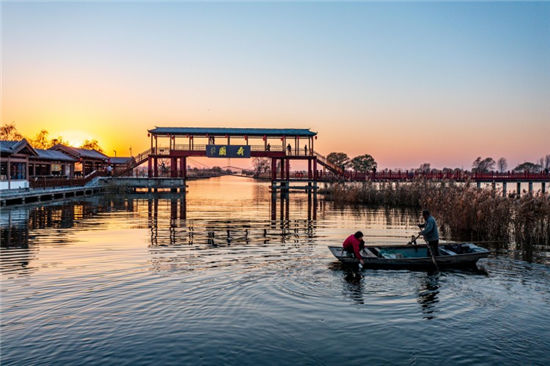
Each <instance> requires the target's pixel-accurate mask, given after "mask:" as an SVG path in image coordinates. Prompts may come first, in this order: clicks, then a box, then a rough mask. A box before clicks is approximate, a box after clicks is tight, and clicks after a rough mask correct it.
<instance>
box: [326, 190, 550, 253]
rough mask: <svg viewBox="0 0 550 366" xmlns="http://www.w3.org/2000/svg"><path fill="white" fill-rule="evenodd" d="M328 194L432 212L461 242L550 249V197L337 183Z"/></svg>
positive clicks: (340, 200)
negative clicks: (545, 246)
mask: <svg viewBox="0 0 550 366" xmlns="http://www.w3.org/2000/svg"><path fill="white" fill-rule="evenodd" d="M323 193H325V194H326V197H327V199H329V200H333V201H335V202H338V203H351V204H367V205H383V206H408V207H423V208H427V209H429V210H430V211H431V212H432V213H433V215H434V217H435V218H436V219H437V220H438V221H439V224H440V226H441V228H442V230H443V231H444V232H449V233H450V234H451V235H452V237H455V238H457V239H463V240H488V241H503V242H509V241H512V240H513V241H515V242H516V243H518V244H525V245H531V244H550V196H549V195H548V194H542V193H537V194H533V195H531V194H529V195H524V196H523V197H517V196H508V197H503V196H502V192H501V191H498V190H493V189H478V188H474V187H472V186H470V185H469V184H462V185H457V184H452V183H451V182H448V183H447V184H445V185H442V184H438V183H433V182H428V181H423V180H420V181H415V182H412V183H407V184H400V185H395V184H391V183H380V184H373V183H364V184H362V185H347V184H336V185H333V186H331V187H330V188H329V189H327V190H325V191H324V192H323Z"/></svg>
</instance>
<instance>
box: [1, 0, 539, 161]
mask: <svg viewBox="0 0 550 366" xmlns="http://www.w3.org/2000/svg"><path fill="white" fill-rule="evenodd" d="M0 6H1V11H2V36H1V37H2V51H1V52H2V53H1V55H2V56H1V58H2V106H1V119H2V122H3V123H6V122H15V124H16V126H17V128H18V129H19V130H20V131H21V132H22V133H23V134H25V135H27V136H33V135H35V134H36V133H37V132H38V131H39V130H40V129H43V128H45V129H47V130H49V132H50V134H51V135H52V136H58V135H62V136H63V137H65V138H66V139H68V140H69V141H71V142H72V143H74V144H79V143H81V142H82V141H83V140H84V139H88V138H95V139H97V140H99V142H100V144H101V145H102V146H103V148H104V150H105V151H106V152H107V153H108V154H109V155H112V154H113V149H116V150H117V155H119V156H121V155H127V154H128V151H129V147H130V146H131V147H132V150H133V152H134V153H139V152H140V151H142V150H144V149H146V148H147V147H148V143H149V140H148V139H147V129H148V128H152V127H154V126H155V125H156V126H211V127H293V128H311V129H313V130H315V131H317V132H318V133H319V138H318V140H317V142H316V148H317V150H318V151H319V152H321V153H324V154H327V153H329V152H331V151H344V152H347V153H348V155H350V156H354V155H358V154H363V153H370V154H372V155H373V156H374V157H375V159H376V160H377V161H378V162H379V164H380V166H381V167H382V168H385V167H388V168H410V167H417V166H418V165H420V164H421V163H423V162H431V163H432V165H434V166H435V167H444V166H451V167H464V168H470V167H471V162H472V161H473V160H474V159H475V158H476V157H477V156H478V155H481V156H492V157H494V158H495V159H497V158H499V157H501V156H504V157H506V158H508V161H509V163H510V165H515V164H517V163H520V162H523V161H526V160H530V161H534V160H536V159H538V158H540V157H541V156H543V155H545V154H550V102H549V101H550V3H542V2H541V3H509V2H491V3H485V2H483V3H477V2H465V3H445V2H443V3H434V2H424V3H410V2H396V3H378V2H365V3H358V2H351V3H316V4H314V3H308V2H306V3H287V2H275V3H249V2H246V3H226V2H222V3H204V2H195V3H187V2H164V3H153V2H117V3H106V2H101V1H99V2H88V3H86V2H2V3H1V5H0Z"/></svg>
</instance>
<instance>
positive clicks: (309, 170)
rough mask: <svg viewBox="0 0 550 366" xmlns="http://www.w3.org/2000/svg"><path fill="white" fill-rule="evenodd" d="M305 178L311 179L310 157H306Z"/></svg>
mask: <svg viewBox="0 0 550 366" xmlns="http://www.w3.org/2000/svg"><path fill="white" fill-rule="evenodd" d="M307 180H309V181H311V159H309V158H308V159H307Z"/></svg>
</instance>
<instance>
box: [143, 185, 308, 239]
mask: <svg viewBox="0 0 550 366" xmlns="http://www.w3.org/2000/svg"><path fill="white" fill-rule="evenodd" d="M163 200H167V201H168V203H169V209H168V211H169V218H168V225H166V224H164V223H163V222H164V221H165V219H166V218H165V217H162V212H163V210H164V207H159V203H162V202H163ZM304 201H305V204H306V205H307V207H305V208H306V209H307V214H305V215H304V207H301V206H302V204H303V203H304V202H302V201H296V202H292V201H291V200H290V198H289V195H278V194H273V195H272V199H271V202H270V205H269V216H268V217H265V218H264V219H262V218H261V217H257V218H254V219H253V220H244V219H238V218H225V219H220V218H216V217H213V218H207V217H197V216H195V215H193V212H191V214H192V216H191V217H188V208H187V205H188V202H187V198H186V195H182V194H178V193H166V194H165V195H163V196H162V197H159V196H158V194H151V195H149V197H148V198H147V217H148V227H149V229H150V231H151V245H152V246H165V245H182V244H186V245H193V244H208V245H215V246H218V245H231V244H235V243H239V242H240V243H250V242H258V243H268V242H269V241H270V240H274V239H275V238H277V240H278V241H282V242H283V243H284V242H285V241H287V240H289V239H290V238H296V237H303V236H305V237H308V238H312V237H313V236H314V232H315V220H317V210H318V205H319V201H318V198H317V195H316V194H314V193H310V194H308V195H307V200H304ZM291 203H292V204H293V205H296V206H297V208H296V210H291ZM291 213H294V214H296V217H291V215H292V214H291ZM166 226H167V227H166ZM166 228H167V229H168V233H166V232H163V230H165V229H166Z"/></svg>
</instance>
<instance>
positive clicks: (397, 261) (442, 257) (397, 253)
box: [328, 243, 490, 268]
mask: <svg viewBox="0 0 550 366" xmlns="http://www.w3.org/2000/svg"><path fill="white" fill-rule="evenodd" d="M328 248H329V249H330V251H331V252H332V254H333V255H334V256H335V257H336V258H338V260H339V261H341V262H343V263H350V264H351V263H359V260H358V259H357V258H355V255H354V254H353V253H349V252H348V251H346V250H344V248H342V247H341V246H338V247H333V246H329V247H328ZM489 253H490V251H489V250H487V249H485V248H482V247H479V246H477V245H475V244H472V243H460V244H459V243H457V244H443V245H439V255H438V256H436V257H435V259H436V262H437V265H438V267H440V268H450V267H467V266H474V265H475V263H476V262H477V261H478V260H479V259H481V258H486V257H487V256H488V255H489ZM361 256H362V257H363V260H364V262H365V265H364V267H365V268H434V264H433V262H432V257H431V256H430V254H429V252H428V248H427V246H426V245H425V244H424V245H407V246H404V245H399V246H365V248H364V249H363V250H362V251H361Z"/></svg>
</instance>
